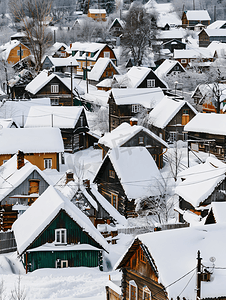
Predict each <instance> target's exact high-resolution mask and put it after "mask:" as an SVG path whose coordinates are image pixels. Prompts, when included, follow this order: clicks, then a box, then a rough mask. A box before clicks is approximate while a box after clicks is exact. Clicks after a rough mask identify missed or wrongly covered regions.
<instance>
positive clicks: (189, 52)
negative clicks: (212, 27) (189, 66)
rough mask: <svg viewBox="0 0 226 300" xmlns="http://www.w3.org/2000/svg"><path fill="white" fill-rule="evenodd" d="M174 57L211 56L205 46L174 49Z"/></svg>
mask: <svg viewBox="0 0 226 300" xmlns="http://www.w3.org/2000/svg"><path fill="white" fill-rule="evenodd" d="M173 57H174V59H180V58H200V57H201V58H212V57H213V55H212V54H211V51H210V50H209V49H207V48H201V47H199V48H193V49H183V50H178V49H174V55H173Z"/></svg>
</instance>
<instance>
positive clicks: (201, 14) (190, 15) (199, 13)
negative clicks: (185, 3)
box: [185, 10, 211, 21]
mask: <svg viewBox="0 0 226 300" xmlns="http://www.w3.org/2000/svg"><path fill="white" fill-rule="evenodd" d="M185 13H186V16H187V19H188V20H189V21H197V20H198V21H210V20H211V18H210V16H209V13H208V11H207V10H188V11H186V12H185Z"/></svg>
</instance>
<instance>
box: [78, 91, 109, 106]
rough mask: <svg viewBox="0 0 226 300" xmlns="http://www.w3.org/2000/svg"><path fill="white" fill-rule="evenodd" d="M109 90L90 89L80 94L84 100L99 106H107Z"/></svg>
mask: <svg viewBox="0 0 226 300" xmlns="http://www.w3.org/2000/svg"><path fill="white" fill-rule="evenodd" d="M109 93H110V91H103V90H92V91H90V92H89V93H85V94H84V95H82V98H83V99H84V100H87V101H88V102H91V103H93V104H94V105H99V106H104V107H107V106H108V98H109Z"/></svg>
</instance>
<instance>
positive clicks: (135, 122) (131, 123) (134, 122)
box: [129, 118, 138, 126]
mask: <svg viewBox="0 0 226 300" xmlns="http://www.w3.org/2000/svg"><path fill="white" fill-rule="evenodd" d="M129 123H130V125H131V126H133V125H137V123H138V119H137V118H131V119H130V120H129Z"/></svg>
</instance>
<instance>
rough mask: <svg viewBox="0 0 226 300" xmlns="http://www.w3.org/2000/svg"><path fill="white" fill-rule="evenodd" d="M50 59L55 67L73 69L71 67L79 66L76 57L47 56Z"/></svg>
mask: <svg viewBox="0 0 226 300" xmlns="http://www.w3.org/2000/svg"><path fill="white" fill-rule="evenodd" d="M46 57H48V58H49V60H50V61H51V63H52V64H53V66H55V67H71V66H73V67H74V66H78V65H79V64H78V62H77V60H76V58H75V57H74V56H69V57H65V58H62V57H52V56H46Z"/></svg>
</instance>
